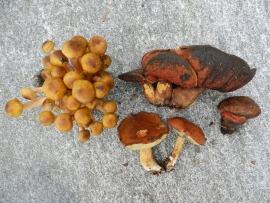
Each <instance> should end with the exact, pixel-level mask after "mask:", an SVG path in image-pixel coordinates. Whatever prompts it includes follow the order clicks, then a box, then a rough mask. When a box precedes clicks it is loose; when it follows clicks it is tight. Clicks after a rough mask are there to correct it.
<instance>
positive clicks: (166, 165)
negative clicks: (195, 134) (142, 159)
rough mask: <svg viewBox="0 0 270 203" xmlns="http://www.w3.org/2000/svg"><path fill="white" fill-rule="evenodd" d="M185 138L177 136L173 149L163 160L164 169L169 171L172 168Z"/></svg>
mask: <svg viewBox="0 0 270 203" xmlns="http://www.w3.org/2000/svg"><path fill="white" fill-rule="evenodd" d="M185 140H186V139H185V138H184V137H181V136H177V138H176V140H175V144H174V148H173V151H172V152H171V154H170V156H169V157H168V158H166V159H165V161H164V168H166V171H171V170H172V169H173V168H174V166H175V164H176V161H177V159H178V157H179V156H180V154H181V152H182V150H183V148H184V145H185Z"/></svg>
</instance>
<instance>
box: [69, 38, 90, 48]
mask: <svg viewBox="0 0 270 203" xmlns="http://www.w3.org/2000/svg"><path fill="white" fill-rule="evenodd" d="M70 40H75V41H76V40H77V41H79V42H81V43H82V45H83V46H84V47H85V49H86V47H87V46H88V42H87V40H86V39H85V38H84V37H83V36H80V35H76V36H74V37H72V38H71V39H70Z"/></svg>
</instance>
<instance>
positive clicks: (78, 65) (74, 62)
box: [69, 58, 83, 73]
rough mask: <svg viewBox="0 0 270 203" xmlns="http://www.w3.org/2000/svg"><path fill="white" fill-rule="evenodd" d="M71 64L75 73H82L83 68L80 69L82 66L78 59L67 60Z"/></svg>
mask: <svg viewBox="0 0 270 203" xmlns="http://www.w3.org/2000/svg"><path fill="white" fill-rule="evenodd" d="M69 60H70V62H71V64H72V65H73V67H74V69H75V71H76V72H77V73H82V72H83V68H82V65H81V63H80V59H77V58H71V59H69Z"/></svg>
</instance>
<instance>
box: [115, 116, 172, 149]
mask: <svg viewBox="0 0 270 203" xmlns="http://www.w3.org/2000/svg"><path fill="white" fill-rule="evenodd" d="M168 132H169V128H168V126H166V125H164V124H163V123H162V120H161V119H160V117H159V116H158V115H157V114H154V113H147V112H140V113H138V114H135V115H134V114H132V115H130V116H128V117H127V118H125V119H124V120H122V122H121V123H120V125H119V126H118V138H119V140H120V142H121V143H122V145H124V146H125V147H126V148H127V149H130V150H140V149H145V148H151V147H154V146H155V145H157V144H159V143H161V142H162V141H163V140H164V139H165V138H166V137H167V134H168Z"/></svg>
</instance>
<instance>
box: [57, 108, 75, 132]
mask: <svg viewBox="0 0 270 203" xmlns="http://www.w3.org/2000/svg"><path fill="white" fill-rule="evenodd" d="M54 125H55V127H56V128H57V129H58V130H59V131H61V132H69V131H71V129H72V128H73V121H72V117H71V115H70V114H68V113H61V114H59V115H57V116H56V117H55V120H54Z"/></svg>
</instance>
